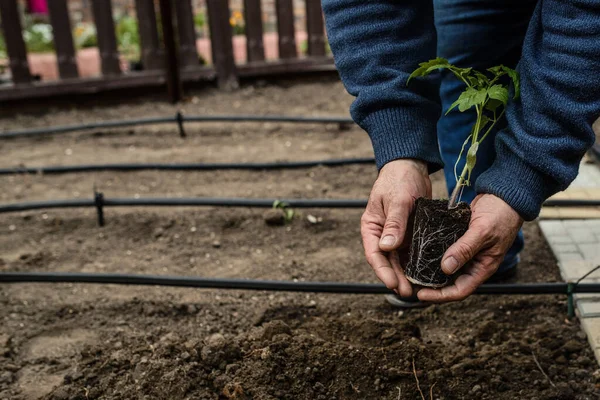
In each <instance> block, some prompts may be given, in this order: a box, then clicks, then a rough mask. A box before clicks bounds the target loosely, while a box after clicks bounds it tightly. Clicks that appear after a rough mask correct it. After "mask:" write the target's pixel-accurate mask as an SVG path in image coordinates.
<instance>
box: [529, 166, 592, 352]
mask: <svg viewBox="0 0 600 400" xmlns="http://www.w3.org/2000/svg"><path fill="white" fill-rule="evenodd" d="M553 198H556V199H575V200H579V199H581V200H585V199H600V168H598V166H597V165H595V164H586V163H583V164H581V167H580V170H579V175H578V176H577V179H575V181H573V183H572V184H571V186H570V187H569V188H568V189H567V190H566V191H564V192H561V193H558V194H557V195H556V196H554V197H553ZM540 218H541V219H542V220H541V221H540V228H541V230H542V233H543V234H544V236H545V237H546V240H547V241H548V243H549V244H550V248H551V249H552V251H553V252H554V255H555V256H556V259H557V260H558V266H559V268H560V273H561V276H562V278H563V279H564V280H565V281H566V282H575V281H577V280H579V279H580V278H581V277H582V276H584V275H585V274H586V273H587V272H589V271H591V270H592V269H594V268H595V267H596V266H598V265H600V207H587V208H586V207H546V208H544V209H543V210H542V214H541V215H540ZM583 282H600V270H598V271H595V272H593V273H592V274H590V275H589V276H588V277H586V278H585V280H584V281H583ZM575 301H576V304H577V312H578V315H579V319H580V320H581V325H582V327H583V329H584V331H585V332H586V334H587V336H588V340H589V342H590V346H591V347H592V349H593V350H594V354H595V355H596V359H597V360H598V363H600V294H578V295H575Z"/></svg>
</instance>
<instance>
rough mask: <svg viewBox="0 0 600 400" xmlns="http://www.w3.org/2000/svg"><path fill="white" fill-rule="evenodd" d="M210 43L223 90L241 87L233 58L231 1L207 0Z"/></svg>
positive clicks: (218, 79)
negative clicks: (230, 20) (230, 22)
mask: <svg viewBox="0 0 600 400" xmlns="http://www.w3.org/2000/svg"><path fill="white" fill-rule="evenodd" d="M206 7H207V9H208V23H209V26H210V41H211V47H212V57H213V63H214V65H215V71H216V73H217V81H218V84H219V87H220V88H222V89H236V88H237V87H238V86H239V82H238V76H237V68H236V66H235V59H234V57H233V43H232V30H231V25H230V24H229V1H228V0H206Z"/></svg>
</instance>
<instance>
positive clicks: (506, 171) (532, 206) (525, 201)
mask: <svg viewBox="0 0 600 400" xmlns="http://www.w3.org/2000/svg"><path fill="white" fill-rule="evenodd" d="M497 150H498V151H497V155H496V160H495V161H494V163H493V164H492V166H491V167H490V168H489V169H488V170H487V171H485V172H484V173H482V174H481V175H480V176H479V177H478V178H477V181H476V182H475V190H476V191H477V193H489V194H493V195H495V196H497V197H500V198H501V199H502V200H504V201H505V202H506V203H508V204H509V205H510V206H511V207H512V208H513V209H514V210H515V211H517V212H518V213H519V214H520V215H521V217H523V219H524V220H526V221H532V220H534V219H535V218H537V216H538V215H539V214H540V210H541V208H542V204H543V203H544V201H546V199H547V198H548V197H550V196H552V195H553V194H555V193H557V192H558V191H560V186H559V184H558V183H557V182H555V181H554V180H553V179H552V178H550V177H549V176H547V175H544V174H543V173H541V172H540V171H538V170H536V169H534V168H532V167H531V166H530V165H529V164H527V163H526V162H525V161H524V160H523V159H521V158H520V157H519V156H517V155H516V154H514V153H513V152H512V151H511V150H510V149H508V147H506V146H501V147H500V148H498V149H497Z"/></svg>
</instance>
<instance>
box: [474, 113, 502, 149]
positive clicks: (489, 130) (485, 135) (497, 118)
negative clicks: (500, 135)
mask: <svg viewBox="0 0 600 400" xmlns="http://www.w3.org/2000/svg"><path fill="white" fill-rule="evenodd" d="M504 111H505V109H504V110H502V112H501V113H500V115H499V116H498V117H496V118H495V119H494V122H493V123H492V125H490V127H489V128H488V130H487V132H485V134H484V135H483V137H482V138H481V140H479V143H481V142H483V141H484V140H485V138H486V137H487V135H488V134H489V133H490V132H491V131H492V129H493V128H494V126H495V125H496V122H498V121H499V120H500V118H502V116H503V115H504Z"/></svg>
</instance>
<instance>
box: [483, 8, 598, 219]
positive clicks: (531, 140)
mask: <svg viewBox="0 0 600 400" xmlns="http://www.w3.org/2000/svg"><path fill="white" fill-rule="evenodd" d="M599 38H600V2H598V1H597V0H569V1H563V0H544V1H540V2H538V5H537V8H536V10H535V12H534V14H533V18H532V20H531V22H530V25H529V29H528V31H527V35H526V37H525V42H524V44H523V54H522V58H521V61H520V63H519V66H518V71H519V73H520V75H521V97H520V99H519V100H518V101H516V102H513V103H512V104H510V105H509V107H508V108H507V111H506V115H507V119H508V128H507V129H505V130H503V131H501V132H499V133H498V135H497V137H496V143H495V145H496V153H497V155H496V160H495V161H494V163H493V165H492V166H491V167H490V168H489V169H488V170H487V171H486V172H484V173H483V174H482V175H480V176H479V178H478V179H477V182H476V189H477V191H478V192H484V193H492V194H494V195H496V196H498V197H500V198H502V199H504V200H505V201H506V202H507V203H508V204H510V205H511V206H512V207H513V208H514V209H515V210H516V211H517V212H519V213H520V214H521V216H522V217H523V218H524V219H526V220H532V219H534V218H536V217H537V215H538V214H539V212H540V209H541V206H542V203H543V202H544V201H545V200H546V199H547V198H548V197H550V196H552V195H553V194H555V193H556V192H558V191H561V190H564V189H566V188H567V186H568V185H569V184H570V183H571V182H572V181H573V180H574V179H575V177H576V176H577V171H578V168H579V163H580V161H581V159H582V157H583V155H584V154H585V151H586V150H587V149H589V147H591V145H592V144H593V143H594V132H593V130H592V124H593V122H594V120H596V118H598V117H599V116H600V61H599V60H598V55H599V54H600V40H599Z"/></svg>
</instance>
